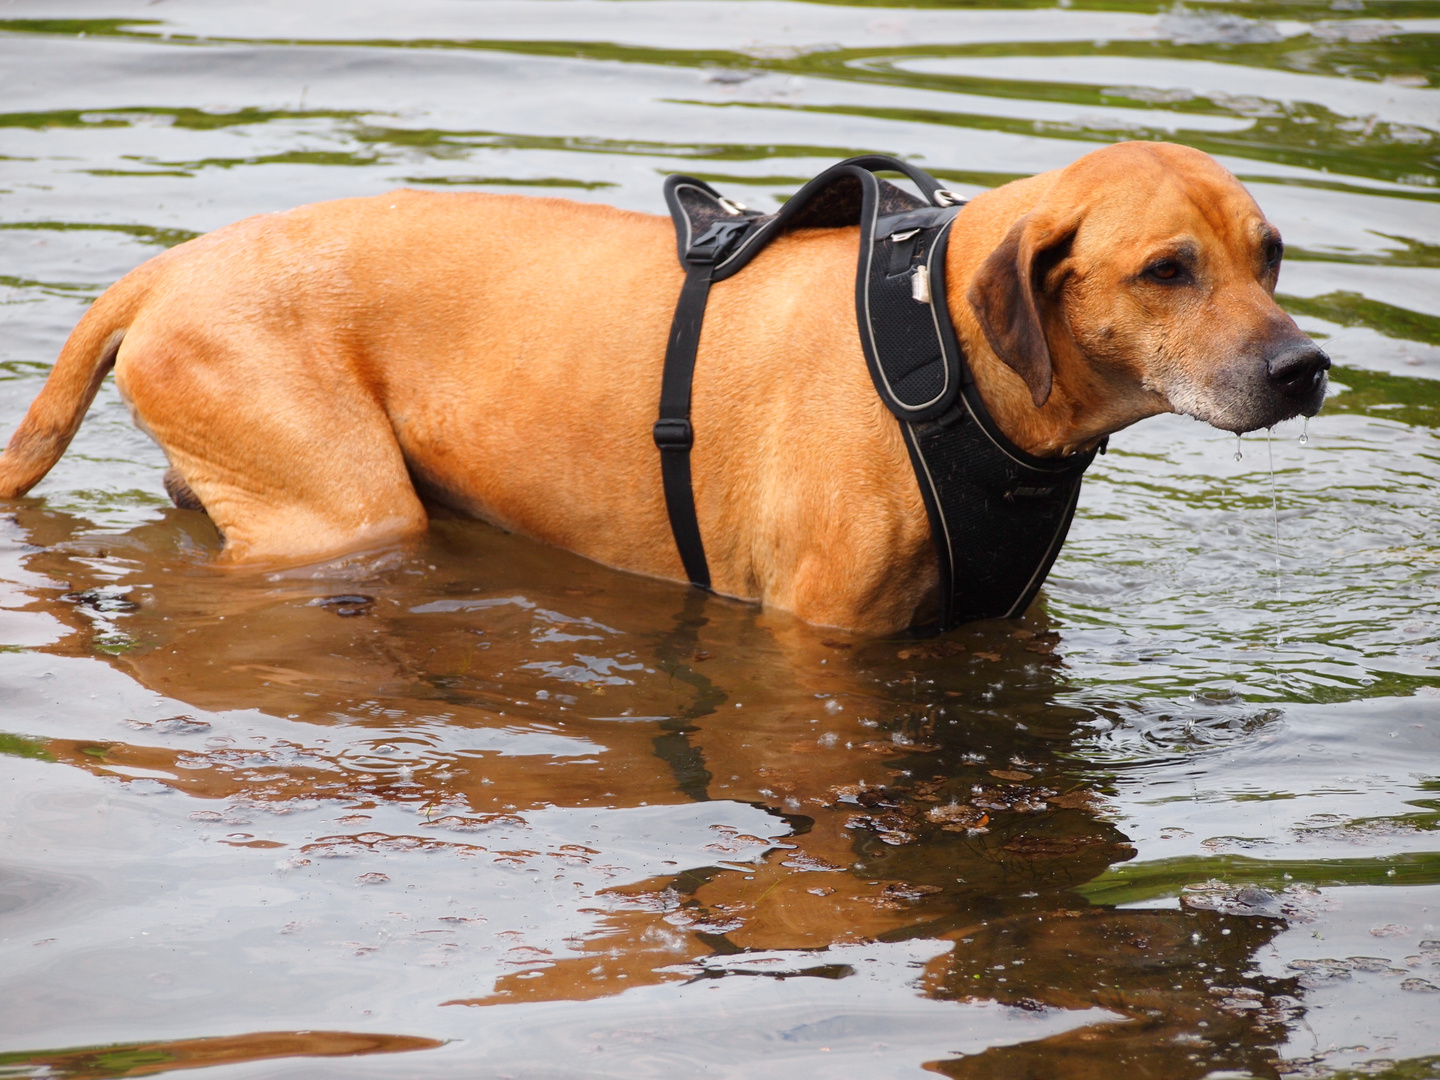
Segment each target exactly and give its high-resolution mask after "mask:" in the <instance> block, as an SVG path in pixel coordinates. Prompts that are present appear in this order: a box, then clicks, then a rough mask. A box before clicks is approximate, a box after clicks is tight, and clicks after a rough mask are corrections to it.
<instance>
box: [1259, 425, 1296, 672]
mask: <svg viewBox="0 0 1440 1080" xmlns="http://www.w3.org/2000/svg"><path fill="white" fill-rule="evenodd" d="M1272 433H1273V429H1272V428H1266V429H1265V455H1266V457H1267V458H1268V459H1269V465H1270V525H1271V528H1272V531H1273V533H1274V537H1275V620H1276V621H1275V644H1276V645H1279V644H1280V643H1281V642H1282V641H1283V640H1284V635H1283V634H1282V633H1281V632H1280V621H1279V620H1280V497H1279V494H1278V492H1277V491H1276V486H1275V442H1274V440H1273V439H1272V438H1271V435H1272ZM1302 437H1303V436H1302Z"/></svg>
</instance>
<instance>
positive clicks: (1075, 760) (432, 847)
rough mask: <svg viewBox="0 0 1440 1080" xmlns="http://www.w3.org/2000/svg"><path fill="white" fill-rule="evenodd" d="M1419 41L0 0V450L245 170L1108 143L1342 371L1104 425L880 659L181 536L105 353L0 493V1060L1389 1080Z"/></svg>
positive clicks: (1348, 35) (1204, 24) (555, 10)
mask: <svg viewBox="0 0 1440 1080" xmlns="http://www.w3.org/2000/svg"><path fill="white" fill-rule="evenodd" d="M1437 71H1440V3H1435V2H1433V0H1335V2H1334V3H1325V4H1321V3H1305V2H1296V3H1286V4H1280V3H1267V2H1264V0H1258V2H1253V3H1245V4H1240V3H1236V4H1233V5H1226V4H1221V3H1209V4H1207V3H1194V4H1190V5H1188V6H1187V7H1185V8H1174V9H1171V8H1168V7H1166V8H1161V7H1159V6H1157V5H1155V4H1151V3H1140V2H1134V3H1131V2H1126V0H1115V2H1113V3H1087V2H1085V0H1075V2H1074V3H1073V4H1062V5H1061V6H1060V7H1041V6H1038V5H1029V4H1015V5H1010V6H1007V7H1004V8H996V7H989V8H986V7H981V6H979V5H970V4H958V3H957V4H956V5H955V6H954V7H945V6H940V5H936V6H929V5H924V6H917V7H913V8H912V7H900V6H890V5H856V6H848V5H844V4H801V3H788V2H778V0H751V2H746V3H739V2H734V0H647V2H644V3H641V2H638V0H612V2H607V3H599V2H592V0H417V2H413V3H407V4H381V3H376V2H373V0H372V2H364V3H357V2H351V3H346V4H339V3H331V2H323V3H322V2H318V0H317V2H312V3H308V4H295V3H290V4H282V3H278V2H277V3H263V2H258V0H246V2H240V0H233V2H226V0H209V2H206V3H204V4H201V3H197V2H193V0H163V2H151V3H143V2H141V0H14V2H11V3H8V4H3V5H0V93H3V99H0V100H3V104H0V109H3V110H4V112H3V114H0V189H3V192H0V198H3V208H0V432H4V433H8V432H9V431H10V430H11V429H12V428H13V425H14V423H15V422H16V420H18V418H19V416H20V415H21V413H22V411H23V409H24V407H25V406H26V404H28V402H29V401H30V399H31V398H32V397H33V396H34V394H35V392H36V391H37V390H38V388H39V386H40V384H41V382H42V380H43V378H44V376H45V373H46V371H47V369H48V365H49V363H50V362H51V361H52V360H53V358H54V356H55V354H56V352H57V351H58V349H59V346H60V344H61V342H62V341H63V340H64V337H65V335H66V333H67V332H68V330H69V328H70V327H71V326H72V325H73V323H74V322H75V320H76V319H77V318H78V316H79V314H80V312H81V311H82V310H83V306H84V304H85V303H87V302H88V301H89V300H90V299H91V298H93V297H94V296H95V295H97V294H98V292H99V291H100V290H101V289H102V288H103V287H104V286H105V285H107V284H108V283H110V282H111V281H113V280H114V279H115V278H117V277H119V276H120V275H121V274H122V273H124V272H125V271H126V270H127V269H129V268H130V267H132V266H134V265H136V264H137V263H139V262H140V261H142V260H143V259H145V258H146V257H148V256H149V255H151V254H153V253H155V252H156V251H158V250H160V248H161V247H162V246H164V245H167V244H173V243H176V242H179V241H181V240H183V239H185V238H187V237H189V236H191V235H193V234H195V233H197V232H202V231H205V230H207V229H211V228H214V227H216V226H219V225H221V224H224V223H226V222H228V221H231V220H234V219H236V218H239V217H242V216H244V215H247V214H250V213H255V212H259V211H265V210H274V209H280V208H284V207H288V206H291V205H294V204H296V203H300V202H305V201H309V200H314V199H321V198H332V197H338V196H343V195H351V194H368V193H374V192H378V191H383V190H386V189H388V188H390V187H393V186H396V185H399V184H411V185H419V186H448V187H459V188H466V187H474V186H484V187H485V188H487V189H497V190H516V191H525V190H536V189H544V190H545V191H546V193H550V194H563V195H567V196H571V197H575V198H580V199H596V200H602V201H607V202H613V203H617V204H620V205H624V206H628V207H634V208H641V209H648V210H654V211H659V210H660V209H661V200H660V194H659V191H660V188H659V185H660V178H661V176H662V175H663V174H665V173H667V172H671V171H686V172H691V173H694V174H698V175H701V176H704V177H706V178H708V179H711V180H713V181H716V182H717V183H720V184H721V185H722V186H723V187H724V188H726V189H727V190H729V191H732V192H734V193H735V194H737V195H739V196H740V197H742V198H744V199H745V201H747V202H750V203H752V204H754V205H766V206H768V205H773V204H774V201H775V200H776V199H779V198H783V197H784V196H785V195H786V194H788V193H789V192H791V191H793V190H794V189H795V188H796V187H797V186H798V185H799V184H800V183H801V182H803V181H804V180H805V179H806V178H808V177H809V176H811V175H813V174H814V173H815V172H818V171H819V170H820V169H821V168H823V167H824V166H825V165H827V164H829V163H830V162H832V161H833V160H835V159H837V158H839V157H842V156H845V155H847V154H851V153H856V152H860V151H864V150H877V151H884V152H890V153H899V154H903V155H906V156H910V157H913V158H915V159H917V160H918V161H919V162H920V163H921V164H923V165H924V166H925V167H927V168H929V169H931V170H932V171H934V172H935V173H936V174H937V175H940V176H942V177H945V178H947V179H948V180H949V181H950V182H951V186H953V187H957V188H959V189H962V190H965V191H969V192H973V191H976V190H979V189H981V188H983V187H986V186H990V185H993V184H996V183H1000V182H1003V181H1004V180H1007V179H1010V178H1013V177H1016V176H1021V175H1025V174H1028V173H1031V172H1034V171H1037V170H1040V169H1045V168H1051V167H1055V166H1058V165H1062V164H1064V163H1066V162H1068V161H1070V160H1072V159H1073V158H1074V157H1076V156H1078V155H1079V154H1081V153H1083V152H1084V151H1086V150H1087V149H1090V148H1091V147H1093V146H1094V145H1096V144H1098V143H1102V142H1106V141H1109V140H1112V139H1116V138H1123V137H1140V138H1150V137H1166V138H1173V139H1177V140H1179V141H1184V142H1188V143H1191V144H1193V145H1196V146H1199V147H1201V148H1202V149H1205V150H1207V151H1209V152H1211V153H1214V154H1217V155H1218V156H1220V157H1221V158H1222V160H1223V161H1225V163H1226V164H1227V165H1229V166H1230V167H1231V168H1232V169H1234V170H1235V171H1236V172H1237V173H1239V174H1240V175H1241V176H1242V177H1243V178H1244V179H1245V180H1246V181H1247V183H1249V184H1250V185H1251V187H1252V190H1253V191H1254V192H1255V194H1256V196H1257V198H1258V199H1259V200H1260V202H1261V204H1262V206H1264V207H1265V208H1266V210H1267V212H1268V213H1269V214H1270V216H1271V218H1272V219H1273V220H1274V221H1276V223H1277V224H1278V225H1279V226H1280V227H1281V229H1282V230H1283V232H1284V233H1285V236H1286V240H1287V243H1288V246H1289V254H1288V256H1287V261H1286V265H1285V269H1284V271H1283V274H1282V278H1281V292H1282V293H1283V294H1284V296H1285V303H1286V304H1287V306H1288V307H1289V308H1290V310H1291V311H1292V312H1294V313H1295V314H1296V315H1297V317H1298V318H1300V320H1301V323H1302V325H1303V326H1304V327H1305V328H1306V329H1307V330H1310V331H1312V332H1313V333H1315V334H1316V335H1317V336H1321V337H1330V338H1331V340H1330V343H1329V345H1328V346H1327V348H1329V349H1330V351H1331V352H1332V354H1333V355H1334V357H1335V359H1336V361H1337V365H1338V367H1337V370H1336V372H1335V389H1336V393H1335V395H1334V396H1333V398H1332V399H1331V401H1330V402H1329V403H1328V404H1327V407H1326V409H1325V411H1324V412H1323V413H1322V414H1321V415H1320V416H1319V417H1318V418H1316V419H1315V420H1312V421H1311V422H1310V423H1309V425H1308V431H1307V432H1306V435H1307V436H1308V440H1307V441H1303V442H1302V441H1301V439H1300V436H1301V428H1300V426H1299V425H1298V424H1297V425H1288V426H1286V427H1284V428H1282V429H1279V430H1277V431H1276V432H1275V433H1274V436H1273V439H1272V440H1271V441H1269V442H1268V443H1267V440H1266V439H1265V438H1264V437H1263V436H1261V435H1256V436H1249V437H1247V438H1246V439H1245V440H1244V442H1243V443H1242V444H1241V447H1240V449H1241V451H1242V453H1243V457H1242V458H1241V459H1240V460H1238V461H1237V460H1235V456H1234V455H1235V452H1236V446H1235V441H1234V439H1233V438H1230V437H1228V436H1223V435H1220V434H1218V433H1216V432H1214V431H1211V430H1210V429H1208V428H1205V427H1202V426H1201V425H1198V424H1195V423H1192V422H1190V421H1185V420H1179V419H1174V418H1165V419H1157V420H1152V421H1147V422H1145V423H1142V424H1140V425H1138V426H1137V427H1135V428H1134V429H1132V430H1130V431H1128V432H1125V433H1123V434H1122V435H1120V436H1119V437H1117V438H1116V439H1114V440H1113V441H1112V449H1111V452H1110V454H1109V455H1108V456H1107V457H1104V458H1101V459H1100V460H1099V462H1098V463H1097V465H1096V467H1095V468H1094V469H1093V470H1092V473H1091V479H1089V480H1088V481H1087V484H1086V490H1085V493H1084V495H1083V497H1082V500H1081V510H1080V515H1079V518H1078V520H1077V523H1076V526H1075V529H1074V531H1073V532H1072V534H1071V539H1070V542H1069V544H1068V545H1067V547H1066V548H1065V551H1064V553H1063V555H1062V556H1061V559H1060V562H1059V563H1058V564H1057V567H1056V570H1055V573H1054V575H1053V576H1052V578H1051V581H1050V584H1049V586H1048V587H1047V589H1046V591H1045V593H1044V594H1042V597H1041V600H1040V601H1039V602H1038V603H1037V604H1036V605H1035V607H1034V608H1033V609H1032V611H1031V612H1030V613H1029V615H1028V616H1027V618H1026V619H1024V620H1021V621H1017V622H1014V623H995V624H983V625H977V626H973V627H969V628H966V629H962V630H960V631H958V632H956V633H953V634H951V635H948V636H947V637H945V638H943V639H939V640H936V641H928V642H918V641H905V640H894V641H865V640H860V639H855V638H850V637H846V636H843V635H837V634H835V633H833V632H829V631H818V630H815V629H813V628H810V627H807V626H805V625H803V624H799V623H796V622H795V621H793V620H791V619H788V618H785V617H782V616H775V615H767V614H763V613H761V612H758V611H755V610H753V609H750V608H747V607H744V606H741V605H738V604H733V603H729V602H726V601H720V600H714V599H704V598H701V597H699V596H698V595H696V594H692V593H689V592H687V591H685V590H682V589H680V588H678V587H674V586H670V585H665V584H660V583H656V582H651V581H646V580H641V579H636V578H631V577H628V576H625V575H622V574H617V573H613V572H610V571H607V570H604V569H601V568H599V567H596V566H593V565H590V564H588V563H586V562H584V561H582V560H580V559H577V558H575V557H573V556H570V555H567V554H565V553H562V552H559V551H556V550H553V549H550V548H545V547H541V546H539V545H536V544H533V543H529V542H527V541H524V540H520V539H517V538H515V537H510V536H505V535H502V534H499V533H497V532H495V531H494V530H492V529H489V528H487V527H485V526H482V525H477V524H467V523H463V522H454V521H450V522H443V523H439V524H437V525H436V527H435V528H434V530H433V532H432V535H431V537H430V539H429V541H428V543H427V544H426V546H425V547H424V548H423V550H421V551H419V552H417V553H414V554H413V555H409V556H404V557H401V556H398V555H397V556H394V557H391V558H388V559H387V558H382V559H378V560H373V561H370V562H368V563H367V562H356V563H352V564H349V565H345V566H340V567H330V568H326V569H324V570H323V571H313V572H311V571H306V572H297V573H292V574H289V575H285V576H279V577H273V578H264V579H255V578H249V579H247V578H243V577H235V576H229V575H222V574H218V573H216V572H214V571H213V570H212V569H211V568H210V559H211V557H212V556H213V554H214V552H215V550H216V546H217V545H216V538H215V536H214V533H213V530H211V528H210V527H209V525H208V523H207V521H206V519H204V518H203V517H200V516H199V515H196V514H191V513H187V512H183V511H179V510H174V509H171V508H169V506H168V503H167V502H166V501H165V500H164V498H163V495H162V491H161V487H160V472H161V470H162V469H163V465H164V462H163V458H162V456H161V455H160V453H159V451H158V450H156V449H155V448H154V447H153V446H152V445H150V444H149V443H148V441H147V440H146V439H145V437H144V436H142V435H141V434H139V433H138V432H136V431H135V430H134V429H133V428H131V427H130V425H129V422H128V419H127V417H126V415H125V410H124V408H123V406H122V405H121V404H120V402H119V400H118V398H117V397H116V396H115V394H114V391H113V389H111V388H110V387H109V386H108V385H107V387H106V388H105V389H104V390H103V391H102V394H101V397H100V399H99V401H98V402H97V404H96V406H95V408H94V409H93V410H92V412H91V415H90V418H89V420H88V421H87V423H86V426H85V427H84V428H83V430H82V432H81V435H80V437H79V438H78V439H77V441H76V443H75V445H74V447H73V448H72V450H71V451H70V453H69V454H68V455H67V457H66V458H65V459H64V460H63V461H62V463H61V465H60V466H59V467H58V468H57V469H56V470H55V472H54V473H52V474H51V476H50V478H49V479H48V480H47V481H46V482H45V483H44V484H43V485H42V486H41V487H40V488H38V489H37V490H36V491H35V493H34V495H33V497H31V498H28V499H24V500H20V501H18V502H16V503H14V504H10V505H9V506H8V508H6V509H5V511H4V514H3V517H0V645H3V647H4V651H3V652H0V752H3V756H0V1076H24V1077H31V1076H34V1077H42V1076H50V1077H57V1076H58V1077H66V1078H72V1080H73V1078H100V1077H120V1076H142V1075H151V1074H155V1073H159V1072H164V1071H166V1070H178V1069H206V1070H208V1071H209V1072H208V1075H214V1076H216V1077H220V1076H235V1077H242V1076H243V1077H272V1076H286V1077H291V1076H293V1077H302V1076H303V1077H315V1076H346V1077H350V1076H365V1075H375V1076H384V1077H395V1076H427V1077H428V1076H458V1075H465V1076H487V1077H488V1076H494V1077H501V1076H512V1077H547V1078H548V1077H568V1076H575V1077H580V1076H584V1077H595V1076H615V1077H627V1078H631V1077H642V1076H661V1075H664V1076H696V1075H719V1076H737V1077H739V1076H743V1077H747V1078H751V1077H766V1076H785V1077H787V1078H788V1077H793V1076H796V1075H804V1076H812V1075H813V1076H827V1077H829V1076H834V1077H858V1076H862V1075H863V1076H866V1077H890V1076H896V1077H899V1076H906V1077H909V1076H917V1075H919V1074H920V1073H921V1072H922V1071H923V1070H926V1069H928V1070H930V1071H932V1072H938V1073H940V1074H942V1075H946V1076H952V1077H957V1078H959V1077H963V1078H967V1080H971V1078H973V1080H979V1078H1007V1080H1008V1078H1020V1077H1034V1078H1037V1080H1038V1078H1057V1077H1065V1078H1071V1077H1073V1078H1082V1077H1084V1078H1097V1080H1098V1078H1104V1077H1113V1076H1117V1075H1128V1076H1134V1077H1157V1078H1186V1077H1197V1078H1198V1077H1204V1076H1213V1077H1221V1076H1230V1077H1244V1076H1256V1077H1274V1076H1277V1075H1284V1076H1296V1075H1299V1076H1329V1075H1342V1076H1353V1075H1359V1074H1361V1073H1363V1074H1364V1075H1380V1076H1388V1077H1394V1078H1400V1077H1406V1078H1422V1077H1432V1076H1440V1034H1437V1025H1436V1018H1437V1017H1440V846H1437V843H1436V840H1435V837H1436V835H1437V833H1436V830H1437V828H1440V723H1437V720H1440V539H1437V537H1440V435H1437V427H1440V381H1437V380H1440V191H1437V176H1440V90H1437V85H1440V76H1437ZM1272 455H1273V476H1274V486H1273V488H1272V480H1271V477H1272V468H1271V462H1272ZM1272 498H1273V499H1274V501H1275V507H1276V508H1277V509H1278V513H1275V512H1273V511H1272Z"/></svg>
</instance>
